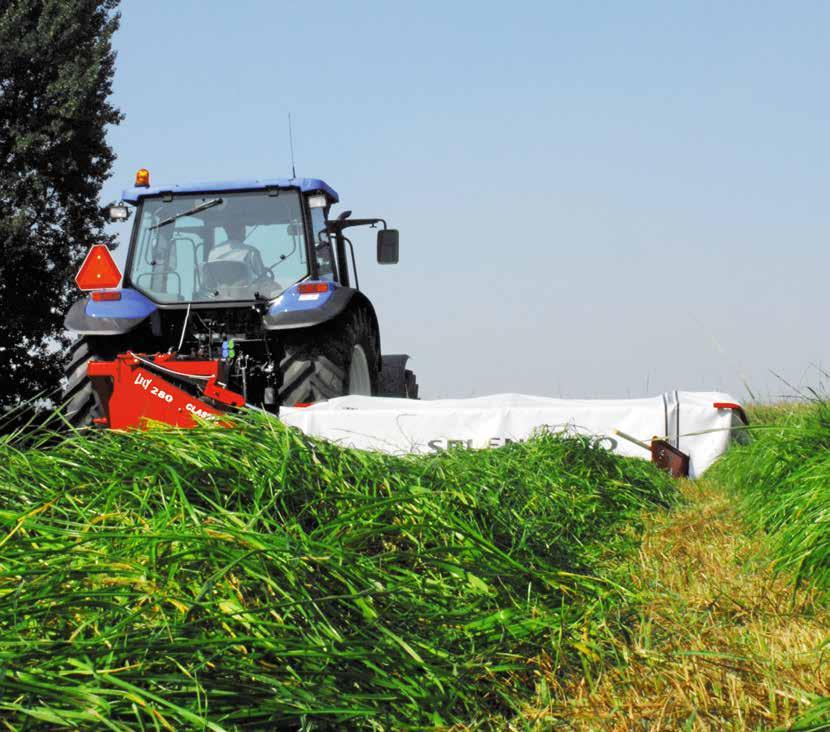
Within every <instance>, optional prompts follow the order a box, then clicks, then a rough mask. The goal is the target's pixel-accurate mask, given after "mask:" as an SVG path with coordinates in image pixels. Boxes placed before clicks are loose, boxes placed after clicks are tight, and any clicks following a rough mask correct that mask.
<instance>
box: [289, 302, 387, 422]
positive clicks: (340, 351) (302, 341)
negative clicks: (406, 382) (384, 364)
mask: <svg viewBox="0 0 830 732" xmlns="http://www.w3.org/2000/svg"><path fill="white" fill-rule="evenodd" d="M379 371H380V353H379V349H378V341H377V336H376V335H375V330H374V328H373V327H372V322H371V317H370V315H369V312H368V311H367V310H365V309H363V308H355V309H353V310H350V311H347V312H346V313H344V314H343V315H341V316H338V317H337V318H335V319H334V320H333V321H330V322H328V323H326V324H324V325H322V326H318V327H316V328H309V329H304V330H300V331H297V332H294V333H291V332H289V333H287V334H286V335H285V336H284V337H283V338H282V359H281V360H280V372H281V385H280V389H279V403H280V405H281V406H286V407H293V406H294V405H295V404H309V403H311V402H319V401H324V400H326V399H333V398H334V397H339V396H344V395H346V394H363V395H366V396H372V395H374V394H377V390H378V373H379Z"/></svg>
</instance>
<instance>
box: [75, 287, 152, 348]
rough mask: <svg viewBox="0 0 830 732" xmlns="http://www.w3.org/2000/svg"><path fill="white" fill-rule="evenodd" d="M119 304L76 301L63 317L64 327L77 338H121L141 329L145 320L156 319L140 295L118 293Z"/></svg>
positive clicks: (114, 302)
mask: <svg viewBox="0 0 830 732" xmlns="http://www.w3.org/2000/svg"><path fill="white" fill-rule="evenodd" d="M120 293H121V298H120V299H119V300H104V301H100V302H98V301H95V300H91V299H90V298H88V297H85V298H83V299H81V300H78V301H77V302H76V303H75V304H74V305H72V307H71V308H69V312H68V313H67V314H66V318H65V319H64V326H65V327H66V329H67V330H71V331H74V332H75V333H79V334H80V335H102V336H110V335H121V334H122V333H129V332H130V331H131V330H133V329H134V328H136V327H137V326H138V325H141V323H143V322H144V321H145V320H147V318H149V317H153V318H158V317H159V316H158V308H157V307H156V305H155V304H153V302H152V301H150V300H149V299H148V298H146V297H145V296H144V295H142V294H141V293H140V292H137V291H136V290H131V289H123V290H120Z"/></svg>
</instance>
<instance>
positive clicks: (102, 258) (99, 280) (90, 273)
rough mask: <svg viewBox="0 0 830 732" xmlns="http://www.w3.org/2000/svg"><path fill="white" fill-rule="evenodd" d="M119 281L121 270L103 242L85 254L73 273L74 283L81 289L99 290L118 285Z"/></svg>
mask: <svg viewBox="0 0 830 732" xmlns="http://www.w3.org/2000/svg"><path fill="white" fill-rule="evenodd" d="M119 282H121V271H120V270H119V269H118V265H117V264H116V263H115V260H114V259H113V258H112V254H110V250H109V249H107V247H106V246H105V245H103V244H96V245H94V246H93V247H92V248H91V249H90V250H89V254H87V255H86V259H85V260H84V263H83V264H82V265H81V268H80V269H79V270H78V274H76V275H75V284H76V285H78V288H79V289H81V290H100V289H103V288H107V287H118V283H119Z"/></svg>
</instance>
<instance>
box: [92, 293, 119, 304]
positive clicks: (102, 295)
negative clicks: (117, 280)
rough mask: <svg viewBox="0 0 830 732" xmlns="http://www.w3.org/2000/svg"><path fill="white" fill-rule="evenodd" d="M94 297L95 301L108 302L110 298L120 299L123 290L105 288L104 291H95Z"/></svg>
mask: <svg viewBox="0 0 830 732" xmlns="http://www.w3.org/2000/svg"><path fill="white" fill-rule="evenodd" d="M92 299H93V300H95V302H106V301H108V300H120V299H121V292H120V291H118V290H104V291H103V292H93V293H92Z"/></svg>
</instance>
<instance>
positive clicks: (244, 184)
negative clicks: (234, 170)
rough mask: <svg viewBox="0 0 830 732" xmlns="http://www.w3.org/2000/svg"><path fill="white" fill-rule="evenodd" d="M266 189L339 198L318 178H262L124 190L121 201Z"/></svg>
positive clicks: (335, 199) (132, 201) (134, 202)
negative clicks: (298, 191)
mask: <svg viewBox="0 0 830 732" xmlns="http://www.w3.org/2000/svg"><path fill="white" fill-rule="evenodd" d="M266 188H294V189H299V190H300V191H302V192H303V193H311V192H313V191H322V192H323V193H325V194H326V195H327V196H328V198H329V199H330V201H331V202H332V203H337V202H338V201H339V200H340V196H338V195H337V191H335V190H334V188H332V187H331V186H330V185H329V184H328V183H326V182H325V181H323V180H320V179H319V178H263V179H261V180H260V179H252V180H221V181H212V182H208V183H185V184H184V185H174V186H166V185H160V186H150V187H148V188H143V187H141V188H125V189H124V192H123V193H122V194H121V198H122V200H124V201H126V202H127V203H132V204H137V203H138V202H139V201H140V200H141V199H142V198H146V197H147V196H159V195H161V194H162V193H173V194H177V193H219V192H223V191H264V190H265V189H266Z"/></svg>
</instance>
